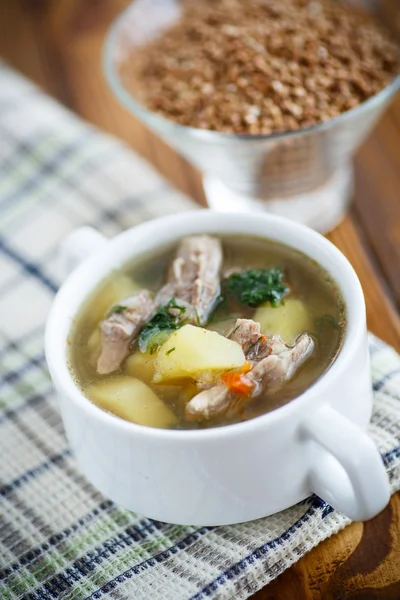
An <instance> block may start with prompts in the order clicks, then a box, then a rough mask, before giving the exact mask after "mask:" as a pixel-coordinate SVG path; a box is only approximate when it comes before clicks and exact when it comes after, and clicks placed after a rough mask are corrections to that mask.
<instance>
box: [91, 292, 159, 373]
mask: <svg viewBox="0 0 400 600" xmlns="http://www.w3.org/2000/svg"><path fill="white" fill-rule="evenodd" d="M118 309H120V310H118V312H114V313H113V314H112V315H111V316H109V317H108V319H105V320H104V321H102V322H101V323H100V329H101V354H100V357H99V359H98V361H97V372H98V373H99V374H100V375H107V374H108V373H112V372H113V371H116V370H117V369H119V367H120V365H121V363H122V361H123V360H124V359H125V358H126V356H127V355H128V353H129V344H130V343H131V342H132V340H133V339H134V338H135V337H136V336H137V335H138V334H139V332H140V329H141V328H142V327H143V325H144V324H145V323H146V321H148V320H149V319H150V318H151V316H152V315H153V313H154V311H155V310H156V304H155V302H154V299H153V295H152V293H151V292H149V291H148V290H140V291H139V292H136V293H135V294H133V295H132V296H130V297H129V298H127V299H126V300H122V301H121V306H119V307H118Z"/></svg>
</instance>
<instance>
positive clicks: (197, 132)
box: [102, 2, 400, 143]
mask: <svg viewBox="0 0 400 600" xmlns="http://www.w3.org/2000/svg"><path fill="white" fill-rule="evenodd" d="M132 4H133V3H132V2H131V3H130V4H128V6H127V7H126V8H125V9H124V10H123V11H122V12H121V13H120V14H119V15H118V16H117V17H116V18H115V19H114V21H113V22H112V24H111V26H110V27H109V29H108V31H107V33H106V37H105V40H104V42H103V50H102V66H103V72H104V75H105V79H106V81H107V83H108V85H109V87H110V89H111V90H112V92H113V93H114V94H115V96H116V97H117V98H118V100H119V101H120V102H121V104H122V105H123V106H125V107H126V108H127V109H128V110H130V112H131V113H133V114H134V115H135V116H137V117H139V118H141V119H142V120H143V121H144V122H147V123H149V124H150V126H151V125H154V126H155V127H156V128H157V130H160V129H162V130H164V131H165V133H168V134H170V135H175V134H177V133H182V134H188V135H192V136H195V137H197V138H198V139H201V140H202V141H204V142H210V143H216V142H224V141H233V140H234V141H238V142H246V141H254V142H260V141H279V140H286V139H294V138H297V137H300V136H308V135H313V134H315V133H319V132H324V131H329V130H330V129H333V128H334V127H335V126H336V125H342V124H343V125H344V124H346V123H347V122H348V121H350V120H351V119H352V118H353V117H361V116H362V115H363V114H364V113H365V112H367V111H369V110H373V109H377V108H378V107H379V106H380V105H381V104H383V103H384V102H386V101H388V100H389V99H390V98H391V97H392V96H394V95H395V94H396V92H397V91H398V90H400V73H399V74H398V75H396V76H395V77H394V78H393V81H391V82H390V83H389V84H388V85H387V86H385V87H384V88H383V89H382V90H381V91H379V92H377V93H376V94H374V95H373V96H371V97H370V98H368V99H367V100H365V101H364V102H361V104H359V105H358V106H356V107H354V108H351V109H350V110H347V111H345V112H343V113H341V114H340V115H338V116H337V117H333V118H330V119H328V120H327V121H323V122H321V123H316V124H315V125H310V126H308V127H302V128H300V129H296V130H294V131H279V132H275V133H268V134H260V133H259V134H249V133H247V134H246V133H242V134H238V133H226V132H221V131H212V130H208V129H200V128H199V127H190V126H188V125H181V124H180V123H176V122H175V121H172V120H170V119H166V118H165V117H163V116H161V115H160V114H158V113H156V112H154V111H151V110H149V109H147V108H146V107H145V106H144V105H142V104H141V103H140V102H138V101H137V100H135V98H134V96H133V95H132V94H131V93H130V92H129V91H128V90H127V89H126V87H125V86H124V85H123V83H122V81H121V78H120V77H119V74H118V71H117V69H116V68H115V63H114V59H113V51H114V49H115V44H116V39H117V37H118V34H119V28H120V26H121V24H122V23H123V21H124V18H125V16H126V14H127V13H128V12H129V11H130V10H131V8H132Z"/></svg>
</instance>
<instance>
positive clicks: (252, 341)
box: [227, 319, 271, 360]
mask: <svg viewBox="0 0 400 600" xmlns="http://www.w3.org/2000/svg"><path fill="white" fill-rule="evenodd" d="M260 329H261V326H260V323H256V322H255V321H253V320H252V319H236V323H235V325H234V327H233V329H232V331H231V332H230V333H229V334H228V335H227V337H228V338H229V339H231V340H233V341H234V342H237V343H238V344H240V345H241V346H242V349H243V352H244V353H245V355H246V358H247V360H260V359H261V358H264V357H265V356H267V355H268V354H270V353H271V350H270V343H268V341H267V338H266V336H265V335H262V334H261V331H260Z"/></svg>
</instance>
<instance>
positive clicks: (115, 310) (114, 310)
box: [107, 304, 127, 317]
mask: <svg viewBox="0 0 400 600" xmlns="http://www.w3.org/2000/svg"><path fill="white" fill-rule="evenodd" d="M126 308H127V307H126V306H122V304H117V305H116V306H113V307H112V308H110V310H109V311H108V313H107V317H111V315H114V314H115V313H120V312H122V311H123V310H125V309H126Z"/></svg>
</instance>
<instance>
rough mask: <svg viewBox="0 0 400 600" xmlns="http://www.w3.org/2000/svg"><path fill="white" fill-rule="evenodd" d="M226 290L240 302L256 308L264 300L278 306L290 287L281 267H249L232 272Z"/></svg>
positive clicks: (227, 280)
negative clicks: (285, 282) (285, 280)
mask: <svg viewBox="0 0 400 600" xmlns="http://www.w3.org/2000/svg"><path fill="white" fill-rule="evenodd" d="M225 285H226V290H227V293H228V295H229V296H230V297H233V298H234V299H235V300H236V301H237V302H238V304H241V305H242V306H250V307H251V308H255V307H257V306H259V305H260V304H262V303H263V302H270V303H271V305H272V306H274V307H276V306H278V304H280V303H281V302H282V299H283V297H284V296H285V295H286V294H287V293H288V292H289V288H287V287H286V285H285V284H284V282H283V272H282V271H281V269H277V268H273V269H248V270H246V271H242V272H241V273H231V274H230V275H229V277H228V278H227V279H226V283H225Z"/></svg>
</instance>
